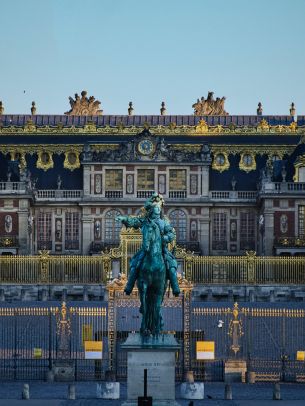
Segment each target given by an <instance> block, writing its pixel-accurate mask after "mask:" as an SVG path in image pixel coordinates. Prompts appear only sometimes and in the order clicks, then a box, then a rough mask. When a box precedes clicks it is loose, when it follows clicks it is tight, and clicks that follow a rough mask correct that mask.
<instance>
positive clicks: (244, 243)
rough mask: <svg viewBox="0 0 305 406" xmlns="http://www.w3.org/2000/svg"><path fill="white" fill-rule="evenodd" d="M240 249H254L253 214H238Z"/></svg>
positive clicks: (244, 212) (248, 212) (247, 212)
mask: <svg viewBox="0 0 305 406" xmlns="http://www.w3.org/2000/svg"><path fill="white" fill-rule="evenodd" d="M239 233H240V249H241V250H254V249H255V213H254V212H253V211H243V212H241V213H240V231H239Z"/></svg>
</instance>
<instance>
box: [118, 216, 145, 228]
mask: <svg viewBox="0 0 305 406" xmlns="http://www.w3.org/2000/svg"><path fill="white" fill-rule="evenodd" d="M116 220H117V221H121V222H122V223H123V224H124V226H126V227H127V228H129V227H132V228H136V229H137V228H140V227H141V225H142V221H143V219H142V218H141V217H131V216H118V217H117V218H116Z"/></svg>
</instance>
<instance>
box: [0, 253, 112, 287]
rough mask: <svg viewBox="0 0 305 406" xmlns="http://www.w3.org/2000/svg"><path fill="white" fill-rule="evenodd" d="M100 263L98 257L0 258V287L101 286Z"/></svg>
mask: <svg viewBox="0 0 305 406" xmlns="http://www.w3.org/2000/svg"><path fill="white" fill-rule="evenodd" d="M104 260H105V258H103V257H102V256H81V255H49V252H48V251H40V254H39V255H16V256H0V283H17V284H33V283H34V284H62V283H64V284H105V283H106V282H107V273H106V272H105V271H104V266H103V264H104ZM108 276H109V275H108Z"/></svg>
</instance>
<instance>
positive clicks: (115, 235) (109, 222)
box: [105, 209, 121, 243]
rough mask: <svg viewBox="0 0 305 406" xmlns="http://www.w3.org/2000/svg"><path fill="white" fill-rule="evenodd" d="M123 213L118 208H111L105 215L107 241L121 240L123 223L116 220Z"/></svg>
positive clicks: (115, 241)
mask: <svg viewBox="0 0 305 406" xmlns="http://www.w3.org/2000/svg"><path fill="white" fill-rule="evenodd" d="M120 215H121V213H120V212H119V211H118V210H114V209H112V210H109V211H107V213H106V215H105V241H106V242H108V243H117V242H118V241H119V240H120V231H121V223H120V222H118V221H115V218H116V217H117V216H120Z"/></svg>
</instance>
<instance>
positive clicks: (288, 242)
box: [274, 236, 305, 248]
mask: <svg viewBox="0 0 305 406" xmlns="http://www.w3.org/2000/svg"><path fill="white" fill-rule="evenodd" d="M274 246H275V247H287V248H288V247H305V236H303V237H281V238H275V240H274Z"/></svg>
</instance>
